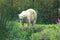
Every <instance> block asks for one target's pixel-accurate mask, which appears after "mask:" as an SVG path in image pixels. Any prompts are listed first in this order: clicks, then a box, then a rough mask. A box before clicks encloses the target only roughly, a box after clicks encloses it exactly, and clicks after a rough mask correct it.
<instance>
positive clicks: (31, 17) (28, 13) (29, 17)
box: [19, 9, 37, 26]
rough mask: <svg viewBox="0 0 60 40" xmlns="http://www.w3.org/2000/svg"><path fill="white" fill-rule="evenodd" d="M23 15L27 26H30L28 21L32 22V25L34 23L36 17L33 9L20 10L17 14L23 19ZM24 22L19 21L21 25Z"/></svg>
mask: <svg viewBox="0 0 60 40" xmlns="http://www.w3.org/2000/svg"><path fill="white" fill-rule="evenodd" d="M24 17H25V20H26V22H27V24H28V26H30V23H31V22H32V25H33V26H34V24H35V23H36V19H37V13H36V11H35V10H34V9H28V10H26V11H22V12H21V13H20V14H19V18H20V19H24ZM23 24H24V22H23V21H21V25H22V26H23Z"/></svg>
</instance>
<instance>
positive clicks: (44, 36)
mask: <svg viewBox="0 0 60 40" xmlns="http://www.w3.org/2000/svg"><path fill="white" fill-rule="evenodd" d="M6 24H7V26H6V28H7V29H9V30H8V37H7V39H9V40H60V31H59V30H60V27H59V26H58V25H57V24H35V28H39V29H38V30H37V31H36V32H35V30H34V29H27V30H21V29H20V23H19V22H17V21H10V22H7V23H6ZM25 26H26V24H25ZM24 28H25V27H24ZM40 29H41V31H39V30H40Z"/></svg>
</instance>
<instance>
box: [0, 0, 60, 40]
mask: <svg viewBox="0 0 60 40" xmlns="http://www.w3.org/2000/svg"><path fill="white" fill-rule="evenodd" d="M28 8H33V9H35V10H36V12H37V14H38V18H37V24H36V25H35V27H34V28H32V27H31V28H28V27H23V28H21V27H20V23H19V22H18V21H19V18H18V14H19V13H21V12H22V11H23V10H26V9H28ZM58 9H60V0H0V40H60V26H59V25H57V24H56V20H57V19H58V18H60V11H59V10H58ZM25 26H26V25H25Z"/></svg>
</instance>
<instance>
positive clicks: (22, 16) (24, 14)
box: [18, 11, 26, 20]
mask: <svg viewBox="0 0 60 40" xmlns="http://www.w3.org/2000/svg"><path fill="white" fill-rule="evenodd" d="M18 16H19V20H23V19H24V18H25V17H26V11H22V12H21V13H20V14H18Z"/></svg>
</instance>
